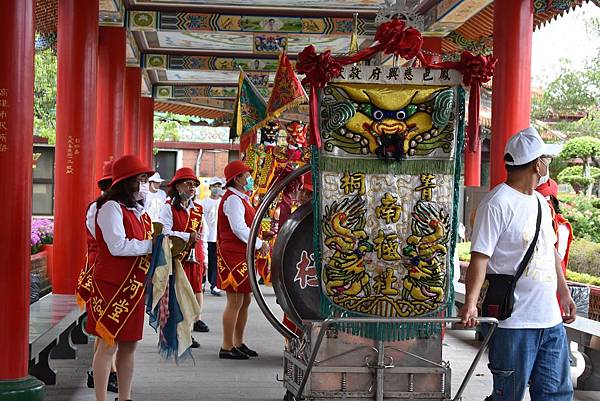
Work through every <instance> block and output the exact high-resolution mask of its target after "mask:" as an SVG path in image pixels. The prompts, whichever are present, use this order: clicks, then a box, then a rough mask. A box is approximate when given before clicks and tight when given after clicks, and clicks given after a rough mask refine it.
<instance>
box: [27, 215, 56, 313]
mask: <svg viewBox="0 0 600 401" xmlns="http://www.w3.org/2000/svg"><path fill="white" fill-rule="evenodd" d="M53 226H54V224H53V222H52V220H50V219H33V220H32V222H31V269H30V275H31V284H30V286H31V292H30V302H35V301H37V300H38V299H39V298H40V297H41V296H44V295H46V294H47V293H48V292H50V281H49V279H48V272H49V266H48V264H49V263H48V262H49V252H48V250H45V249H43V248H44V247H45V246H48V245H50V244H52V242H53V238H54V237H53V235H54V227H53Z"/></svg>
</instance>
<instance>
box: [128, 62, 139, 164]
mask: <svg viewBox="0 0 600 401" xmlns="http://www.w3.org/2000/svg"><path fill="white" fill-rule="evenodd" d="M141 94H142V70H141V69H140V68H138V67H127V68H125V107H124V112H125V153H126V154H134V155H139V154H140V148H139V146H140V140H139V138H140V130H139V119H140V96H141Z"/></svg>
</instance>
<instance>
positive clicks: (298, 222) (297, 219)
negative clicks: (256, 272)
mask: <svg viewBox="0 0 600 401" xmlns="http://www.w3.org/2000/svg"><path fill="white" fill-rule="evenodd" d="M272 255H273V260H272V264H271V280H272V282H273V289H274V290H275V295H276V297H277V303H279V305H280V306H281V308H282V309H283V311H284V312H285V313H286V315H287V316H288V318H289V319H290V320H291V321H292V322H293V323H294V324H296V325H297V326H298V327H302V320H323V317H322V316H321V313H320V295H321V290H320V286H319V279H318V275H317V268H316V265H315V260H314V253H313V211H312V205H311V204H310V203H308V204H305V205H302V206H301V207H299V208H298V209H297V210H296V211H295V212H294V213H292V214H291V216H290V218H289V219H288V220H287V221H286V222H285V223H284V224H283V226H282V227H281V229H280V230H279V233H278V234H277V240H276V242H275V246H274V248H273V253H272Z"/></svg>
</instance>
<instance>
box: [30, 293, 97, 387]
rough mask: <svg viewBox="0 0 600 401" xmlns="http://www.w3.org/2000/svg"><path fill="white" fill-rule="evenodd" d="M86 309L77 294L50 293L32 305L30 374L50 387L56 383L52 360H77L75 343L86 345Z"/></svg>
mask: <svg viewBox="0 0 600 401" xmlns="http://www.w3.org/2000/svg"><path fill="white" fill-rule="evenodd" d="M85 314H86V312H85V310H83V311H82V310H80V309H79V305H77V302H76V301H75V296H74V295H55V294H48V295H46V296H44V297H43V298H41V299H40V300H39V301H36V302H34V303H33V304H31V306H30V314H29V374H31V375H32V376H35V377H37V378H38V379H40V380H41V381H43V382H44V383H46V384H47V385H51V384H56V371H55V370H54V369H52V368H51V367H50V365H49V359H50V358H52V359H75V357H76V348H75V347H74V346H73V344H87V342H88V338H87V335H85V334H84V333H83V331H82V321H83V318H84V316H85Z"/></svg>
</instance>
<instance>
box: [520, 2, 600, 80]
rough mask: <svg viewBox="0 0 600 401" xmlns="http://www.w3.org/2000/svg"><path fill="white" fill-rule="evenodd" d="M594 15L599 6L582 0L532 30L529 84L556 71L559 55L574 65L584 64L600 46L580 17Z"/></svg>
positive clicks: (556, 73) (598, 12)
mask: <svg viewBox="0 0 600 401" xmlns="http://www.w3.org/2000/svg"><path fill="white" fill-rule="evenodd" d="M594 17H595V18H600V7H597V6H595V5H594V4H593V3H586V4H584V5H583V6H582V7H580V8H577V9H576V10H575V11H571V12H569V13H568V14H566V15H564V16H563V17H560V18H559V19H558V20H552V21H551V22H550V23H549V24H546V26H544V27H541V28H540V29H538V30H537V31H535V32H534V33H533V50H532V52H533V54H532V66H531V75H532V80H533V82H532V83H533V86H543V85H544V84H545V83H547V82H549V81H551V80H552V79H554V78H555V77H556V76H557V75H558V73H559V71H560V65H561V61H560V60H561V59H565V58H566V59H569V60H571V66H572V67H573V68H575V69H582V68H584V67H585V63H586V60H589V59H590V58H591V57H593V56H594V54H596V53H597V52H598V48H599V47H600V36H598V37H593V36H590V35H589V34H588V33H587V32H586V28H585V23H584V20H585V19H589V18H594Z"/></svg>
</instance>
